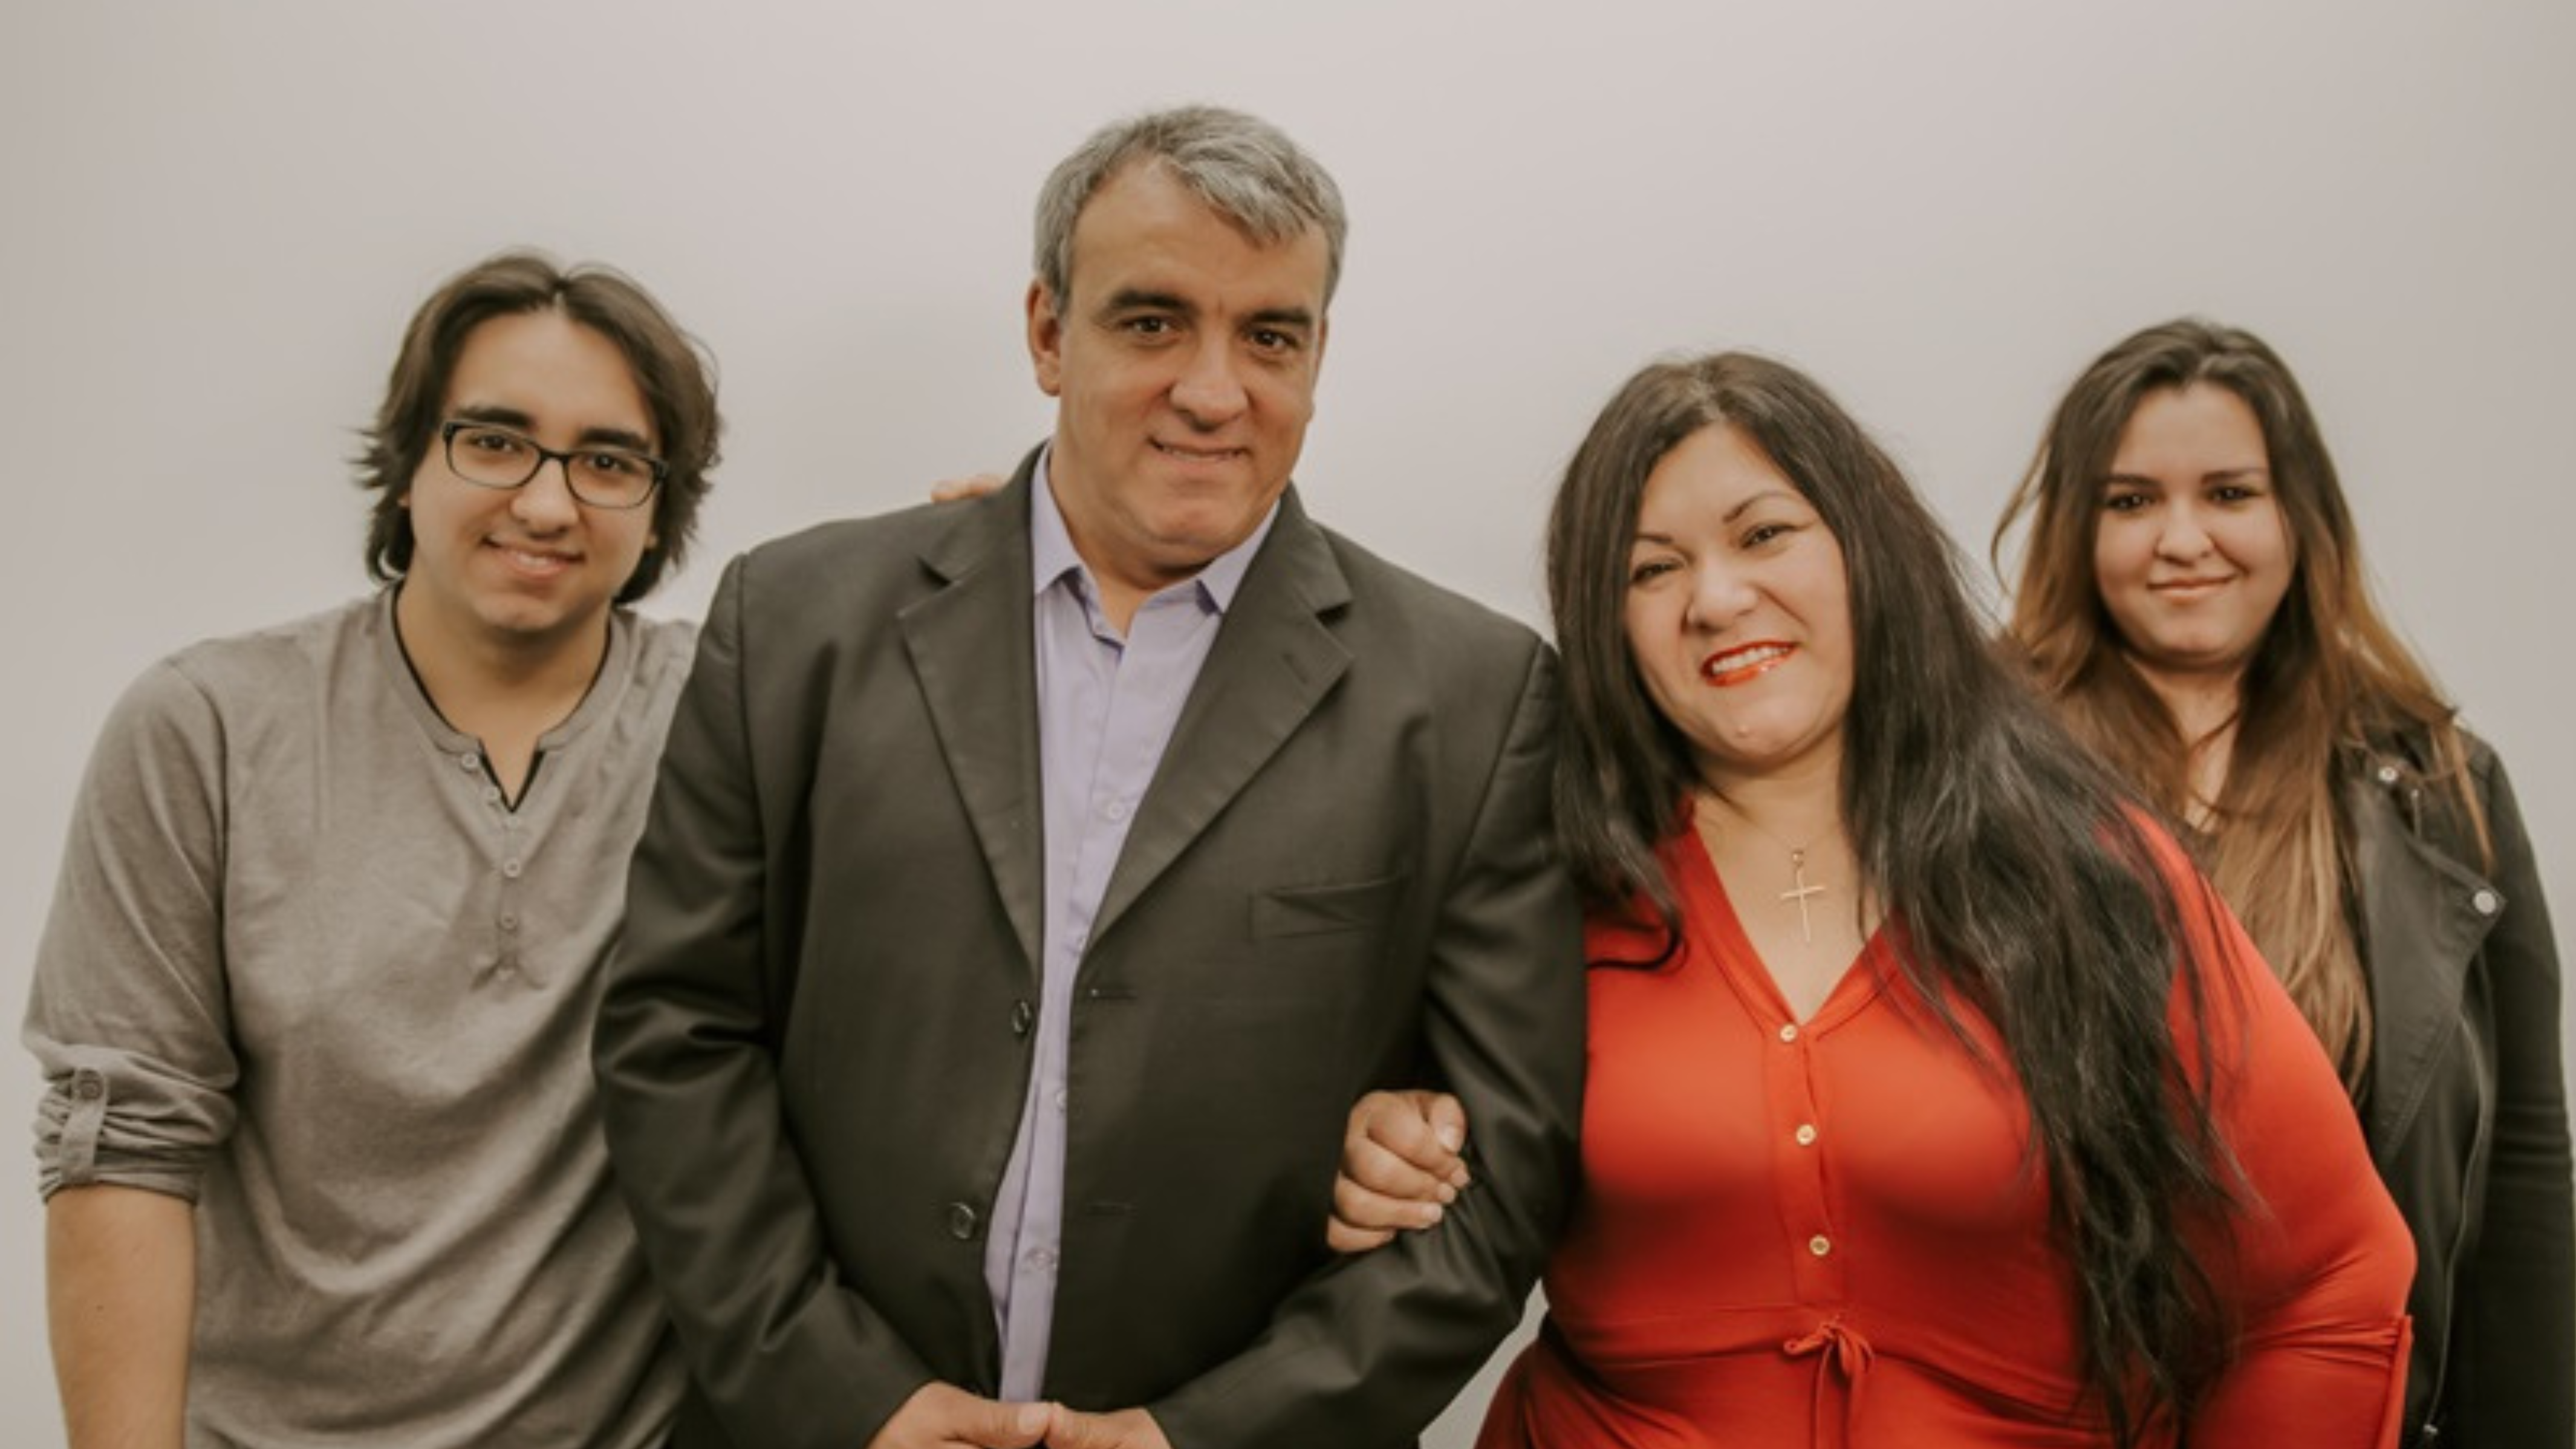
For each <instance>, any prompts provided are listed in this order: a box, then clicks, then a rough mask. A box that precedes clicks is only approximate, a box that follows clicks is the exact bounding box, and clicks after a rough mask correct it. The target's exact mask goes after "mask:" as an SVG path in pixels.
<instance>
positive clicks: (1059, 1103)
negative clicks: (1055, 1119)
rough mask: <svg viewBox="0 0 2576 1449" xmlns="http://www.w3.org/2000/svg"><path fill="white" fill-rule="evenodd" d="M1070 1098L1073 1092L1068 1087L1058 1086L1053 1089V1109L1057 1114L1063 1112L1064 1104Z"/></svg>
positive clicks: (1070, 1099) (1071, 1098)
mask: <svg viewBox="0 0 2576 1449" xmlns="http://www.w3.org/2000/svg"><path fill="white" fill-rule="evenodd" d="M1072 1100H1073V1092H1072V1091H1071V1090H1070V1089H1068V1088H1065V1087H1058V1088H1056V1089H1055V1110H1056V1112H1057V1113H1058V1115H1061V1114H1062V1113H1063V1112H1064V1104H1065V1103H1067V1102H1070V1101H1072Z"/></svg>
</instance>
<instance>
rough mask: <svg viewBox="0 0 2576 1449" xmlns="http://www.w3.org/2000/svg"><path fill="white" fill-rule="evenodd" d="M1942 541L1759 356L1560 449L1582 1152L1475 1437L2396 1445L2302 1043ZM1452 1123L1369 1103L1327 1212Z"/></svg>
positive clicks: (2335, 1130) (1403, 1189) (2374, 1280)
mask: <svg viewBox="0 0 2576 1449" xmlns="http://www.w3.org/2000/svg"><path fill="white" fill-rule="evenodd" d="M1959 576H1960V571H1959V567H1958V563H1957V560H1956V556H1955V551H1954V550H1953V549H1952V548H1951V547H1950V545H1949V542H1948V540H1947V538H1946V537H1945V536H1944V535H1943V533H1942V532H1941V530H1940V528H1939V526H1938V524H1937V523H1936V522H1935V521H1934V519H1933V517H1932V515H1931V514H1930V512H1929V510H1927V509H1926V508H1925V507H1924V506H1923V504H1922V503H1921V501H1920V500H1919V499H1918V498H1917V497H1916V496H1915V495H1914V493H1913V491H1912V490H1911V489H1910V488H1909V487H1908V486H1907V485H1906V483H1905V481H1904V479H1903V478H1902V476H1901V475H1900V474H1899V473H1898V471H1897V469H1896V468H1895V466H1894V465H1893V464H1892V463H1891V462H1890V461H1889V460H1888V459H1887V457H1886V456H1885V455H1884V454H1883V453H1882V452H1880V451H1879V449H1878V448H1877V447H1875V446H1874V445H1873V444H1872V443H1871V442H1870V441H1869V440H1868V439H1867V437H1865V436H1864V435H1863V434H1862V432H1861V431H1860V429H1859V427H1858V426H1857V425H1856V424H1855V423H1853V422H1852V420H1851V419H1850V418H1849V417H1848V415H1846V414H1845V413H1844V412H1843V411H1842V410H1841V409H1840V408H1839V407H1838V406H1837V405H1836V404H1835V403H1834V402H1833V400H1832V399H1831V398H1829V397H1828V396H1826V394H1825V393H1824V392H1823V390H1822V389H1820V388H1819V387H1817V386H1816V384H1814V383H1813V382H1812V381H1810V380H1809V379H1807V378H1806V377H1804V376H1802V375H1800V374H1799V373H1797V372H1795V371H1793V370H1791V369H1789V368H1787V367H1784V366H1782V365H1780V364H1777V363H1773V362H1769V361H1766V360H1763V359H1760V358H1754V357H1749V356H1744V355H1739V354H1722V355H1719V356H1715V357H1710V358H1705V359H1702V360H1699V361H1696V362H1691V363H1675V364H1662V365H1657V366H1654V367H1649V368H1647V369H1646V370H1645V371H1643V372H1641V373H1639V374H1638V375H1637V376H1636V377H1635V378H1633V379H1631V380H1630V382H1629V383H1628V385H1627V386H1626V387H1625V388H1624V389H1623V390H1622V391H1621V392H1620V393H1619V395H1618V396H1617V397H1616V398H1614V399H1613V400H1612V402H1611V403H1610V404H1609V406H1608V408H1607V409H1606V410H1605V411H1604V412H1603V413H1602V415H1601V417H1600V418H1599V420H1598V421H1597V422H1596V423H1595V424H1594V426H1593V429H1592V432H1591V434H1590V436H1589V437H1588V438H1587V439H1586V440H1585V442H1584V444H1583V446H1582V448H1581V449H1580V450H1579V451H1578V452H1577V453H1576V455H1575V458H1574V460H1573V462H1572V464H1571V465H1570V467H1569V469H1568V471H1567V475H1566V478H1565V481H1564V484H1563V486H1562V487H1561V489H1560V490H1559V492H1558V495H1557V500H1556V506H1555V510H1554V515H1553V517H1552V520H1551V522H1550V526H1549V548H1548V583H1549V594H1550V600H1551V604H1552V606H1553V609H1554V612H1555V618H1556V627H1557V638H1558V641H1559V644H1560V646H1561V647H1562V648H1563V650H1564V653H1565V666H1566V680H1567V706H1566V709H1567V713H1566V719H1565V724H1564V730H1563V742H1562V746H1561V748H1562V756H1561V760H1560V771H1559V788H1558V792H1557V794H1558V832H1559V834H1560V836H1561V838H1562V843H1563V847H1564V849H1565V850H1566V852H1567V855H1568V858H1569V860H1570V861H1571V862H1572V864H1573V866H1574V867H1575V869H1576V871H1577V872H1578V875H1579V877H1580V878H1581V879H1582V881H1583V882H1584V884H1585V886H1586V888H1587V891H1588V893H1589V896H1590V899H1591V900H1592V902H1593V918H1592V926H1591V930H1590V935H1589V946H1588V951H1589V956H1590V965H1591V971H1590V977H1589V979H1590V983H1591V991H1590V1000H1591V1011H1592V1017H1591V1022H1590V1028H1589V1037H1590V1043H1591V1065H1590V1074H1589V1077H1588V1081H1587V1088H1586V1091H1587V1096H1586V1102H1585V1108H1584V1135H1583V1168H1584V1183H1583V1191H1582V1193H1581V1195H1580V1197H1579V1200H1578V1202H1577V1205H1576V1209H1575V1213H1574V1216H1573V1218H1572V1219H1571V1221H1570V1223H1569V1225H1568V1229H1567V1232H1566V1235H1565V1237H1564V1239H1563V1240H1562V1241H1561V1242H1560V1244H1559V1245H1558V1248H1557V1250H1556V1254H1555V1256H1554V1259H1553V1260H1552V1262H1551V1265H1550V1267H1549V1270H1548V1275H1547V1298H1548V1305H1549V1312H1548V1320H1547V1324H1546V1326H1545V1328H1544V1330H1543V1331H1542V1333H1541V1335H1540V1338H1539V1341H1538V1342H1537V1343H1536V1344H1534V1345H1533V1346H1532V1347H1531V1348H1530V1349H1529V1350H1528V1351H1527V1352H1526V1353H1525V1354H1523V1356H1522V1357H1521V1359H1520V1360H1519V1361H1518V1362H1517V1363H1516V1364H1514V1365H1513V1367H1512V1370H1511V1372H1510V1375H1509V1376H1508V1378H1507V1379H1506V1380H1505V1382H1504V1384H1503V1387H1502V1389H1501V1390H1500V1392H1499V1393H1498V1394H1497V1396H1496V1398H1495V1400H1494V1402H1493V1404H1492V1407H1491V1410H1490V1412H1489V1414H1488V1417H1487V1419H1486V1421H1485V1426H1484V1432H1483V1435H1482V1438H1481V1440H1480V1443H1481V1444H1482V1445H1486V1446H1516V1445H1530V1446H1550V1449H1558V1446H1593V1445H1604V1446H1606V1445H1670V1446H1712V1449H1713V1446H1725V1449H1771V1446H1790V1445H1836V1446H1851V1449H1893V1446H1900V1445H1901V1446H1905V1449H1952V1446H1961V1449H1964V1446H1971V1445H1974V1446H1988V1445H2016V1446H2122V1449H2127V1446H2166V1445H2176V1444H2182V1443H2188V1444H2190V1445H2191V1446H2193V1449H2283V1446H2289V1445H2297V1446H2301V1449H2345V1446H2352V1449H2359V1446H2369V1445H2384V1444H2387V1443H2389V1442H2391V1439H2392V1436H2393V1434H2394V1432H2395V1429H2396V1412H2397V1408H2398V1403H2399V1386H2400V1382H2401V1374H2402V1371H2403V1365H2404V1362H2405V1352H2406V1333H2407V1330H2406V1320H2405V1317H2404V1314H2403V1308H2402V1305H2403V1303H2404V1299H2405V1293H2406V1283H2407V1279H2408V1275H2409V1272H2410V1270H2411V1268H2412V1260H2413V1255H2412V1251H2411V1249H2410V1247H2409V1244H2408V1240H2407V1236H2406V1230H2405V1227H2404V1224H2403V1223H2402V1222H2401V1221H2400V1220H2399V1219H2398V1217H2397V1214H2396V1212H2395V1210H2394V1208H2393V1207H2392V1206H2391V1205H2390V1203H2389V1200H2388V1196H2387V1194H2386V1193H2385V1192H2384V1191H2383V1190H2382V1189H2381V1188H2380V1186H2379V1184H2378V1182H2377V1179H2376V1178H2375V1177H2374V1176H2373V1174H2372V1171H2371V1166H2370V1162H2369V1159H2368V1157H2367V1155H2366V1154H2365V1152H2364V1149H2363V1147H2362V1142H2361V1137H2360V1134H2359V1131H2358V1129H2357V1128H2356V1126H2355V1124H2354V1122H2353V1118H2352V1114H2351V1112H2350V1110H2349V1108H2348V1107H2347V1105H2346V1103H2345V1100H2344V1097H2343V1094H2342V1092H2341V1090H2340V1088H2339V1086H2338V1084H2337V1082H2336V1079H2335V1075H2334V1072H2333V1069H2332V1067H2331V1066H2330V1065H2329V1064H2328V1062H2327V1061H2326V1059H2325V1056H2324V1054H2323V1053H2322V1052H2321V1051H2320V1050H2319V1048H2318V1046H2317V1042H2316V1039H2315V1037H2314V1036H2313V1035H2312V1034H2311V1033H2310V1032H2309V1031H2308V1030H2307V1028H2306V1026H2305V1024H2304V1023H2303V1022H2302V1021H2301V1019H2300V1017H2299V1015H2298V1013H2297V1011H2296V1010H2295V1009H2294V1008H2293V1007H2292V1006H2291V1004H2290V1003H2289V1001H2288V999H2287V998H2286V997H2285V996H2284V995H2283V994H2282V992H2281V989H2280V987H2279V985H2278V984H2277V983H2276V982H2275V981H2274V980H2273V979H2272V977H2271V975H2270V973H2269V972H2268V971H2266V970H2265V969H2264V966H2263V963H2262V962H2261V960H2260V958H2259V957H2257V956H2256V955H2255V953H2254V951H2253V949H2252V947H2251V946H2250V945H2249V944H2248V943H2247V941H2246V939H2245V937H2244V934H2243V932H2242V931H2241V930H2240V929H2239V928H2238V927H2237V926H2236V924H2235V921H2234V919H2233V918H2232V917H2230V916H2229V915H2228V914H2227V912H2226V910H2225V908H2224V907H2223V906H2221V905H2219V904H2218V903H2217V901H2216V900H2215V898H2214V897H2212V896H2211V895H2210V893H2209V892H2208V890H2207V889H2206V887H2205V886H2204V885H2203V883H2202V882H2201V881H2200V879H2199V877H2198V876H2197V875H2196V874H2194V873H2193V871H2192V870H2191V868H2190V866H2189V865H2188V864H2187V863H2186V862H2185V861H2184V860H2183V858H2182V857H2181V855H2180V853H2179V851H2178V850H2177V849H2176V848H2175V847H2174V845H2173V844H2172V842H2171V840H2170V839H2169V838H2168V837H2166V836H2165V835H2164V834H2163V833H2162V832H2160V831H2159V830H2157V829H2156V828H2155V827H2153V826H2152V825H2149V824H2147V823H2146V818H2145V816H2144V815H2143V813H2142V812H2140V811H2139V810H2137V809H2136V808H2135V807H2133V806H2132V805H2130V804H2129V803H2128V801H2127V797H2126V796H2125V795H2124V794H2123V793H2122V791H2121V790H2120V788H2119V787H2118V786H2117V785H2116V784H2115V783H2114V782H2113V781H2112V780H2111V779H2110V777H2109V776H2108V775H2107V774H2106V773H2105V772H2104V771H2103V769H2102V768H2101V767H2100V766H2099V765H2097V764H2096V763H2095V762H2094V760H2093V758H2092V757H2091V755H2090V754H2089V753H2088V752H2087V751H2086V750H2085V749H2084V748H2083V747H2082V746H2081V745H2079V744H2078V743H2076V742H2075V741H2074V740H2073V739H2072V738H2071V737H2070V736H2069V735H2068V734H2067V733H2066V732H2065V731H2064V730H2063V729H2062V728H2061V727H2060V726H2059V725H2058V724H2057V723H2055V721H2054V720H2053V719H2052V717H2051V716H2050V715H2049V713H2048V711H2047V710H2046V708H2045V706H2043V705H2041V704H2040V703H2039V702H2038V701H2037V700H2036V698H2035V697H2034V696H2033V695H2031V694H2030V693H2029V692H2028V691H2027V690H2026V689H2024V688H2023V687H2021V686H2020V685H2019V684H2018V683H2017V682H2016V681H2015V680H2013V679H2012V678H2011V677H2010V675H2009V674H2008V672H2007V671H2006V669H2005V668H2004V667H2003V666H2002V665H2001V664H2000V663H1999V662H1998V661H1997V660H1996V659H1995V657H1994V655H1993V653H1992V651H1991V646H1990V645H1989V643H1988V641H1987V636H1986V632H1985V630H1984V629H1983V628H1982V627H1981V624H1980V621H1979V619H1978V617H1977V615H1976V612H1975V610H1974V609H1973V608H1972V607H1971V606H1970V605H1969V603H1968V602H1967V598H1966V595H1965V592H1964V590H1963V589H1962V588H1961V586H1960V583H1959ZM1453 1113H1454V1109H1453V1108H1451V1107H1450V1106H1449V1105H1448V1104H1446V1103H1445V1102H1440V1101H1436V1100H1434V1099H1431V1098H1427V1097H1423V1096H1419V1095H1414V1096H1387V1095H1380V1096H1375V1097H1372V1098H1370V1099H1368V1100H1366V1101H1364V1102H1363V1103H1362V1104H1361V1105H1360V1106H1359V1107H1358V1108H1357V1109H1355V1111H1354V1114H1353V1124H1352V1133H1351V1140H1350V1143H1349V1146H1348V1150H1347V1152H1346V1155H1345V1163H1344V1171H1345V1177H1344V1180H1343V1181H1342V1182H1341V1183H1339V1184H1337V1186H1336V1212H1337V1218H1338V1219H1339V1220H1338V1221H1337V1223H1336V1225H1335V1239H1336V1242H1337V1243H1340V1244H1342V1245H1343V1246H1348V1247H1358V1246H1363V1245H1364V1244H1365V1243H1366V1242H1367V1241H1368V1240H1370V1238H1371V1237H1372V1236H1373V1235H1374V1234H1375V1233H1377V1232H1380V1231H1383V1230H1384V1229H1386V1228H1388V1227H1392V1226H1414V1225H1419V1224H1420V1223H1421V1222H1423V1221H1424V1220H1426V1219H1428V1218H1430V1217H1431V1216H1433V1215H1435V1214H1436V1206H1435V1205H1431V1204H1425V1203H1422V1202H1419V1201H1414V1199H1420V1198H1423V1197H1426V1196H1430V1195H1433V1194H1436V1193H1447V1192H1450V1191H1453V1190H1455V1184H1456V1183H1457V1182H1458V1181H1459V1180H1461V1177H1462V1174H1463V1171H1464V1165H1463V1164H1462V1163H1461V1162H1460V1161H1459V1160H1458V1159H1456V1158H1454V1157H1451V1156H1449V1155H1448V1154H1447V1153H1446V1152H1445V1151H1444V1149H1442V1148H1441V1146H1440V1145H1439V1144H1438V1143H1437V1142H1435V1141H1434V1140H1433V1139H1434V1138H1435V1137H1436V1136H1437V1135H1440V1129H1446V1132H1447V1134H1448V1135H1449V1137H1450V1138H1451V1140H1452V1141H1453V1142H1454V1140H1455V1135H1456V1130H1457V1128H1458V1127H1459V1125H1460V1124H1457V1123H1456V1122H1455V1121H1454V1115H1453ZM1426 1169H1427V1171H1426ZM1442 1179H1447V1181H1442ZM1467 1190H1470V1191H1472V1190H1474V1189H1473V1188H1472V1186H1470V1187H1468V1188H1467ZM1434 1230H1436V1229H1434Z"/></svg>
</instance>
